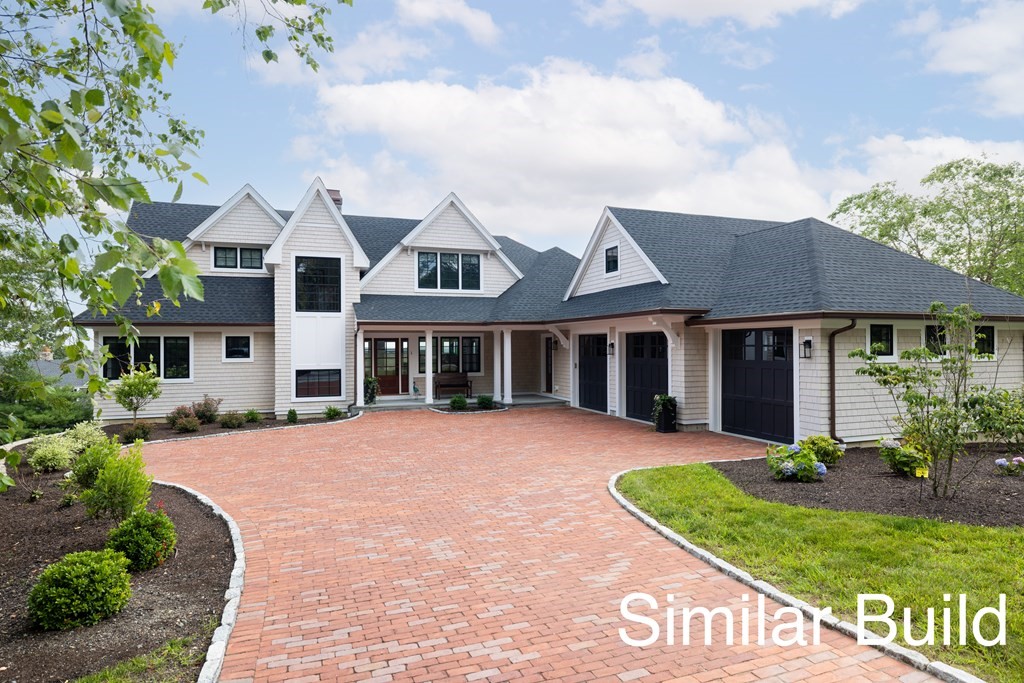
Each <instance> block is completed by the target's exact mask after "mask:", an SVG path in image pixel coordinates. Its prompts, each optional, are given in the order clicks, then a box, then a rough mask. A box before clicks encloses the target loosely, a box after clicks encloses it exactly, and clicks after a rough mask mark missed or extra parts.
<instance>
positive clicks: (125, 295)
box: [110, 267, 136, 306]
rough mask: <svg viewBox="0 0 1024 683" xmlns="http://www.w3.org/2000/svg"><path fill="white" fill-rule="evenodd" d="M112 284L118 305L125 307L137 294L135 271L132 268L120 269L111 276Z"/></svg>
mask: <svg viewBox="0 0 1024 683" xmlns="http://www.w3.org/2000/svg"><path fill="white" fill-rule="evenodd" d="M110 284H111V286H112V287H113V290H114V298H115V299H116V300H117V304H118V305H119V306H124V304H125V302H127V301H128V299H129V297H131V295H132V294H134V293H135V289H136V288H135V271H133V270H132V269H131V268H124V267H122V268H118V269H117V270H115V271H114V273H113V275H111V276H110Z"/></svg>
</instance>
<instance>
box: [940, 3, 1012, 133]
mask: <svg viewBox="0 0 1024 683" xmlns="http://www.w3.org/2000/svg"><path fill="white" fill-rule="evenodd" d="M1022 26H1024V3H1022V2H1019V1H1011V0H994V1H992V2H987V3H985V4H984V5H982V6H981V7H980V8H979V9H978V11H977V13H976V14H975V15H974V16H973V17H970V18H966V19H961V20H959V21H956V22H953V23H952V25H950V26H949V27H948V28H946V29H944V30H939V31H937V32H934V33H932V34H931V35H929V36H928V38H927V39H926V43H925V51H926V52H927V53H928V55H929V61H928V68H929V69H930V70H932V71H936V72H940V73H948V74H959V75H968V76H974V77H976V78H977V81H976V87H977V90H978V91H979V92H980V93H981V95H982V96H983V97H984V100H985V101H984V103H983V104H984V107H983V109H982V111H984V112H985V113H988V114H991V115H995V116H1020V115H1022V114H1024V31H1022V30H1021V27H1022Z"/></svg>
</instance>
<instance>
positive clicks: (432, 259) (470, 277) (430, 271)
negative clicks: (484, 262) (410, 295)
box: [416, 251, 480, 292]
mask: <svg viewBox="0 0 1024 683" xmlns="http://www.w3.org/2000/svg"><path fill="white" fill-rule="evenodd" d="M416 285H417V287H418V288H419V289H442V290H449V291H452V290H461V291H469V292H476V291H480V254H460V253H455V252H444V251H440V252H434V251H421V252H417V255H416Z"/></svg>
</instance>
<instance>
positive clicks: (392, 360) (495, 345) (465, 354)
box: [355, 323, 569, 408]
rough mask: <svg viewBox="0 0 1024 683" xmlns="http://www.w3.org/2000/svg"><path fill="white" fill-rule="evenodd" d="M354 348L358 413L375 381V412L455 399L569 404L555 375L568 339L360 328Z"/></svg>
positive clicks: (508, 332)
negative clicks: (365, 391) (365, 390)
mask: <svg viewBox="0 0 1024 683" xmlns="http://www.w3.org/2000/svg"><path fill="white" fill-rule="evenodd" d="M355 341H356V343H355V348H356V350H357V353H359V354H361V357H358V356H357V357H356V359H355V370H356V372H355V376H356V377H355V379H356V387H357V391H356V402H355V405H356V407H359V408H364V407H366V405H365V404H366V401H365V397H364V394H363V391H362V387H363V386H364V384H365V381H366V378H368V377H375V378H377V381H378V384H379V394H378V404H379V407H380V408H385V407H392V408H400V407H418V406H429V405H433V404H435V403H442V402H447V400H448V399H449V398H450V397H451V396H453V395H455V394H458V393H461V394H464V395H466V394H471V396H472V397H476V396H479V395H481V394H489V395H491V396H493V397H494V399H495V400H496V401H498V402H500V403H502V404H504V405H509V406H511V405H519V404H523V405H529V404H539V403H550V402H553V403H558V402H567V401H568V400H569V399H568V396H569V394H568V392H569V386H568V381H566V379H567V378H566V379H563V378H562V376H561V375H562V374H564V373H562V372H560V371H559V369H560V366H561V365H564V364H566V363H567V362H568V355H569V350H568V339H567V338H566V337H564V335H562V334H561V333H560V332H558V331H557V330H550V329H547V328H539V327H526V326H520V327H491V326H472V325H466V324H459V325H454V324H448V325H431V326H422V327H421V326H408V325H389V324H387V323H361V324H360V325H359V328H358V331H357V332H356V340H355ZM560 361H562V362H560ZM563 392H564V393H563ZM471 400H472V399H471Z"/></svg>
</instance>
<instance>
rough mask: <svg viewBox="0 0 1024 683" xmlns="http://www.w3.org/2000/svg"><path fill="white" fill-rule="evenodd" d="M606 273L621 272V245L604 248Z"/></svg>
mask: <svg viewBox="0 0 1024 683" xmlns="http://www.w3.org/2000/svg"><path fill="white" fill-rule="evenodd" d="M604 272H605V275H610V274H611V273H617V272H619V247H618V246H614V247H608V248H607V249H605V250H604Z"/></svg>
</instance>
